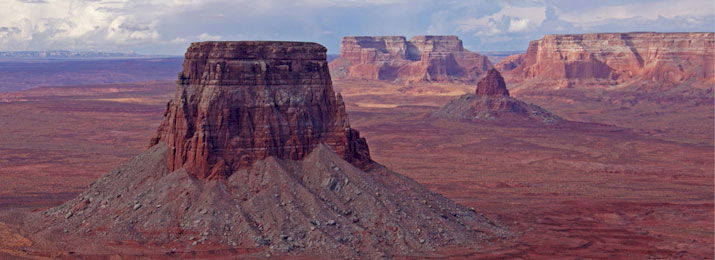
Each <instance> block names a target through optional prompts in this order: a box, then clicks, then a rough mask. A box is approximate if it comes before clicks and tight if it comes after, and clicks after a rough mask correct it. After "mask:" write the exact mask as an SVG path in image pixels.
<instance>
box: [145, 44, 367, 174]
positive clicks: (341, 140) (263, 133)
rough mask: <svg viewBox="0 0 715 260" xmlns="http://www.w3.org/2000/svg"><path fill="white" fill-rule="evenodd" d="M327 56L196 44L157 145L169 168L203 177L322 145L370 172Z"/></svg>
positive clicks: (274, 47) (277, 47) (289, 47)
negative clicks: (162, 148)
mask: <svg viewBox="0 0 715 260" xmlns="http://www.w3.org/2000/svg"><path fill="white" fill-rule="evenodd" d="M325 51H326V49H325V48H324V47H323V46H321V45H319V44H314V43H300V42H280V43H278V42H200V43H193V44H191V46H190V47H189V49H188V51H187V52H186V57H185V61H184V65H183V70H182V72H181V73H180V75H179V80H178V81H177V84H178V87H177V88H178V89H177V92H176V96H175V97H174V99H173V100H172V101H171V102H169V104H168V106H167V109H166V112H165V114H164V117H165V119H164V122H163V123H162V124H161V126H160V127H159V129H158V131H157V134H156V137H154V138H152V140H151V145H156V144H158V143H159V142H165V143H167V144H168V145H169V147H170V149H171V151H172V152H171V153H169V157H168V159H167V163H168V168H169V170H171V171H174V170H177V169H180V168H186V169H187V171H188V172H189V173H190V174H192V175H194V176H196V177H199V178H207V177H212V176H228V175H230V174H231V173H232V172H233V171H235V170H237V169H240V168H245V167H248V166H251V165H252V164H253V162H255V161H256V160H260V159H264V158H266V157H268V156H276V157H278V158H284V159H292V160H298V159H301V158H303V157H305V156H306V155H307V154H308V153H310V151H311V150H312V149H313V148H315V147H316V146H317V145H318V144H319V143H325V144H327V145H329V146H330V147H332V148H333V149H334V150H335V151H336V152H337V153H338V154H340V155H341V156H342V157H343V158H344V159H345V160H347V161H349V162H351V163H353V164H355V165H356V166H358V167H361V168H363V169H365V168H366V167H369V166H370V163H371V159H370V153H369V150H368V147H367V143H366V142H365V139H363V138H360V134H359V132H358V131H356V130H354V129H351V128H350V124H349V122H348V118H347V115H346V113H345V105H344V104H343V101H342V98H341V97H340V95H337V96H336V95H335V93H334V92H333V88H332V85H331V80H330V74H329V71H328V64H327V62H326V60H325V59H326V54H325Z"/></svg>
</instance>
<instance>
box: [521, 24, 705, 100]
mask: <svg viewBox="0 0 715 260" xmlns="http://www.w3.org/2000/svg"><path fill="white" fill-rule="evenodd" d="M714 64H715V34H714V33H595V34H569V35H546V36H544V38H543V39H541V40H536V41H532V42H531V43H530V44H529V48H528V50H527V52H526V54H525V55H524V57H523V61H522V62H521V63H520V64H519V66H517V67H516V68H515V69H513V70H512V71H510V72H509V73H508V78H509V79H510V80H511V81H513V82H520V81H528V80H531V83H532V85H534V86H541V87H544V88H565V87H611V86H637V87H647V88H662V87H665V88H667V87H673V86H678V85H681V84H688V85H690V86H693V87H696V88H704V87H711V86H712V84H713V83H715V71H714V68H713V66H714Z"/></svg>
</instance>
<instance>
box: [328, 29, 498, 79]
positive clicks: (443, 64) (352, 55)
mask: <svg viewBox="0 0 715 260" xmlns="http://www.w3.org/2000/svg"><path fill="white" fill-rule="evenodd" d="M330 67H331V72H332V75H333V77H334V78H339V79H368V80H389V81H398V82H416V81H436V82H446V81H460V82H473V81H475V80H476V79H478V78H479V77H480V76H481V75H482V74H483V73H484V72H486V71H487V69H489V68H491V67H492V65H491V63H490V62H489V59H488V58H487V57H486V56H482V55H480V54H477V53H474V52H471V51H468V50H466V49H464V47H463V46H462V41H461V40H460V39H459V38H457V36H415V37H412V38H411V39H410V40H409V41H408V40H407V39H406V38H405V37H403V36H348V37H343V40H342V45H341V49H340V57H339V58H337V59H335V60H334V61H332V62H331V63H330Z"/></svg>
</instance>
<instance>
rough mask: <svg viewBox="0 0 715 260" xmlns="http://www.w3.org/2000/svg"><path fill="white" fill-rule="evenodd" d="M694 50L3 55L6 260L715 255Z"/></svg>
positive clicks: (565, 44) (700, 49)
mask: <svg viewBox="0 0 715 260" xmlns="http://www.w3.org/2000/svg"><path fill="white" fill-rule="evenodd" d="M20 2H22V4H23V5H41V4H46V3H45V1H38V2H33V1H29V2H23V1H20ZM30 2H31V3H30ZM344 4H345V5H346V6H349V5H352V4H354V3H352V2H351V3H344ZM363 4H366V5H370V4H375V3H372V2H370V3H363ZM500 4H502V5H504V3H500ZM267 5H268V4H266V6H267ZM264 7H265V6H264ZM343 7H344V6H343ZM343 7H341V8H343ZM265 8H268V7H265ZM353 8H357V7H353ZM654 8H655V7H654ZM714 8H715V7H714ZM102 10H103V11H102V12H109V11H108V10H113V9H111V8H109V9H102ZM276 10H281V9H276ZM355 10H362V9H359V8H357V9H355ZM505 10H509V9H508V8H506V9H505ZM511 10H512V11H513V10H520V9H518V8H517V9H511ZM529 10H531V9H529ZM679 10H680V9H674V10H673V12H678V11H679ZM711 11H712V12H713V13H715V10H711ZM156 12H159V11H156ZM257 12H258V11H257ZM545 13H546V14H545V15H546V16H547V17H546V18H544V19H545V21H546V22H544V23H545V24H547V25H549V24H548V23H547V22H549V21H551V20H549V19H552V18H550V17H549V15H556V14H549V13H548V11H545ZM196 14H199V12H196ZM361 15H364V14H361ZM559 15H563V14H562V13H559ZM644 15H645V14H644ZM88 17H89V16H88ZM435 17H439V16H435ZM122 19H129V18H126V17H125V18H122ZM202 19H204V20H211V19H228V18H226V17H225V16H211V18H210V19H209V18H206V17H203V16H200V15H197V16H196V17H195V20H196V23H197V24H201V22H202V21H204V20H202ZM276 19H279V20H280V18H276ZM301 19H303V18H301ZM301 19H298V20H300V21H304V20H301ZM305 19H308V20H310V18H305ZM346 19H347V18H346ZM350 19H352V18H350ZM435 19H436V18H434V17H433V20H435ZM502 19H507V18H506V16H504V18H502ZM584 19H585V18H584ZM599 19H600V18H599ZM658 19H661V18H658ZM673 19H674V18H673ZM437 20H438V19H437ZM532 20H533V17H532ZM48 21H49V20H48ZM171 21H172V22H174V23H177V24H178V23H180V22H179V21H178V20H171ZM222 21H223V20H222ZM329 21H333V22H335V21H342V20H340V19H337V20H331V19H327V20H320V22H319V23H330V22H329ZM466 21H470V22H465V24H469V23H476V22H479V21H480V20H466ZM529 21H530V20H512V21H511V26H509V27H508V28H506V27H505V28H503V30H498V29H494V28H492V30H491V31H479V32H478V33H476V34H475V35H478V36H479V37H481V38H480V39H491V40H495V41H498V39H497V38H499V37H497V35H501V34H499V33H503V32H507V31H508V32H510V33H511V32H520V31H521V30H526V29H524V28H531V27H523V28H522V27H519V26H521V25H523V24H522V23H524V22H526V23H527V25H528V22H529ZM559 21H561V22H563V21H562V20H559ZM618 21H619V22H623V23H625V21H626V20H618ZM244 22H245V21H244ZM433 22H434V21H433ZM495 22H496V20H491V21H490V22H489V23H495ZM551 22H554V21H551ZM113 23H115V22H113ZM226 23H227V24H228V22H226ZM316 23H317V22H316ZM693 23H694V22H693ZM68 24H69V23H68ZM209 24H211V23H209ZM217 24H223V23H217ZM249 24H250V23H249ZM276 24H278V22H276ZM348 24H349V23H348ZM465 24H462V25H461V27H459V28H460V29H459V31H458V32H464V33H465V34H467V31H468V30H467V29H466V28H467V25H465ZM555 25H559V26H561V27H559V28H562V27H563V24H555ZM2 26H3V20H2V18H1V17H0V47H2V46H8V45H7V43H8V42H10V40H8V39H11V38H9V37H10V36H12V35H13V33H17V32H20V31H21V29H19V28H21V27H2ZM44 26H49V22H48V23H47V24H45V25H44ZM67 26H69V27H72V26H75V25H66V26H65V27H67ZM153 26H155V24H152V23H147V25H145V26H144V25H139V24H132V25H127V24H122V25H121V26H115V27H112V26H110V30H109V31H110V34H109V36H107V37H105V38H106V39H110V38H111V39H112V41H113V42H118V43H121V44H125V45H126V46H135V45H132V44H135V43H134V42H132V40H136V42H137V43H141V42H142V41H140V40H138V39H140V38H141V37H149V38H151V39H154V40H155V39H158V38H159V37H164V36H159V34H156V35H154V34H151V33H148V32H146V30H148V29H146V28H153ZM284 26H285V24H284ZM484 26H486V25H484ZM525 26H526V25H525ZM549 26H550V25H549ZM65 27H58V28H65ZM69 27H68V28H69ZM197 27H198V25H197ZM385 27H386V28H385V29H384V30H388V29H394V28H397V27H395V26H394V25H389V26H388V25H385ZM554 27H555V26H554ZM22 28H23V30H25V29H26V28H25V27H22ZM48 28H49V27H48ZM97 28H99V27H97ZM127 28H132V29H134V30H137V31H135V32H134V33H132V34H126V35H124V34H121V33H122V32H124V31H122V30H127ZM192 28H194V27H191V26H187V30H191V29H192ZM435 28H437V27H435ZM569 28H570V27H569ZM594 28H600V27H594ZM648 28H650V27H648ZM684 28H687V27H684ZM697 28H699V27H697ZM65 29H66V28H65ZM274 29H275V28H274ZM571 29H572V30H573V31H578V30H575V29H573V28H571ZM713 29H715V28H713ZM62 30H64V29H58V31H62ZM276 30H278V29H276ZM380 30H383V28H380ZM380 30H377V29H376V32H379V31H380ZM433 30H436V29H434V28H433V27H430V29H429V31H430V32H431V31H433ZM554 30H557V29H554ZM558 30H561V31H563V30H566V29H558ZM169 31H171V30H167V31H164V33H168V32H169ZM278 31H280V30H278ZM591 31H593V30H591ZM666 31H669V30H666ZM688 31H695V30H682V29H680V30H676V31H675V32H613V33H610V32H603V33H600V32H593V33H544V34H541V35H540V36H539V37H540V38H538V37H536V38H532V39H529V40H530V42H529V43H528V44H524V46H521V47H519V49H520V50H519V51H480V50H479V49H478V48H473V46H475V45H474V42H475V41H474V37H472V36H466V37H467V38H466V39H465V38H463V36H462V35H459V36H457V35H443V34H435V35H412V36H410V37H405V36H400V35H395V34H398V33H393V34H386V35H384V36H359V35H353V36H351V35H349V34H348V35H342V36H341V37H342V38H340V40H337V39H338V38H336V39H335V42H339V49H335V48H332V47H330V46H328V47H326V46H324V45H323V44H322V43H323V42H322V41H321V39H316V40H315V42H313V41H312V40H309V41H302V40H301V39H297V40H291V39H288V40H286V39H285V38H286V37H284V36H283V35H280V34H278V33H276V34H272V35H270V36H271V37H273V38H276V39H280V41H258V40H256V41H254V40H243V39H245V38H249V39H251V37H249V36H245V35H243V34H239V35H240V36H235V35H234V36H235V37H234V38H237V39H236V40H235V41H232V40H230V39H229V38H231V37H224V38H222V37H219V36H212V35H209V34H207V33H204V34H201V35H199V37H195V38H191V37H188V39H192V40H191V41H192V42H191V43H189V42H187V41H188V40H187V39H185V38H182V37H181V36H177V37H176V38H175V39H169V40H162V41H163V43H162V44H167V43H170V44H184V45H185V46H184V45H182V49H181V51H182V53H183V55H182V56H172V55H137V54H135V53H133V52H131V53H104V52H96V51H91V52H73V51H39V52H36V51H17V52H3V51H0V259H713V256H714V255H715V249H714V247H713V245H714V244H715V231H714V230H715V191H714V190H715V92H714V89H715V33H713V32H688ZM396 32H399V30H396ZM42 33H48V32H46V31H42ZM332 33H333V32H330V31H321V34H324V35H332ZM9 35H10V36H9ZM43 35H44V34H43ZM68 35H71V34H68ZM117 35H121V37H120V36H117ZM147 35H148V36H147ZM248 35H250V34H248ZM504 35H508V36H513V35H516V36H514V38H513V39H517V38H518V37H522V36H523V34H513V35H511V34H504ZM40 36H42V35H39V36H38V35H36V37H40ZM110 36H111V37H110ZM62 37H65V36H62ZM66 37H70V36H66ZM112 37H120V38H121V39H125V38H126V39H128V40H126V41H123V40H118V39H117V38H112ZM152 37H153V38H152ZM26 38H27V37H26ZM31 38H32V37H29V38H27V39H30V40H27V41H28V42H33V41H36V42H39V41H40V40H32V39H31ZM55 38H57V37H55ZM60 38H61V37H60ZM260 38H263V37H260ZM507 38H508V37H507ZM23 39H25V38H23ZM52 39H54V38H52ZM106 39H105V40H106ZM193 39H196V40H195V41H194V40H193ZM470 39H471V41H470ZM47 41H49V40H47ZM73 42H74V43H73V44H80V43H81V41H79V40H78V41H76V42H80V43H76V42H75V41H73ZM98 42H100V41H98ZM11 43H12V42H11ZM90 43H91V44H94V42H92V41H88V43H87V44H90ZM480 43H481V44H482V45H484V44H489V42H488V41H486V40H485V41H482V42H480ZM43 44H44V42H43ZM82 44H83V43H82ZM125 45H121V46H125ZM28 46H29V45H28ZM43 46H44V45H43ZM79 46H81V45H79ZM92 46H93V45H92ZM118 46H119V45H118ZM136 46H138V45H136ZM157 46H160V45H157ZM6 48H7V47H6ZM0 50H2V48H0Z"/></svg>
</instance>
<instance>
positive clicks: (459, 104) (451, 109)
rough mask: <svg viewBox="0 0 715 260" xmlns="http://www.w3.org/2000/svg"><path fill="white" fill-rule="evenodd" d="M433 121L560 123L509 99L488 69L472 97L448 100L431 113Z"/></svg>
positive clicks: (496, 74)
mask: <svg viewBox="0 0 715 260" xmlns="http://www.w3.org/2000/svg"><path fill="white" fill-rule="evenodd" d="M432 117H435V118H450V119H459V120H470V121H484V120H499V121H505V122H509V121H533V122H538V123H545V124H554V123H559V122H562V121H563V119H562V118H560V117H559V116H556V115H554V114H552V113H551V112H549V111H547V110H545V109H543V108H541V107H539V106H537V105H533V104H528V103H525V102H523V101H520V100H518V99H515V98H512V97H511V96H509V90H508V89H507V88H506V83H505V82H504V78H503V77H502V76H501V74H500V73H499V71H497V70H496V69H491V70H489V72H488V73H487V75H486V76H485V77H484V78H482V79H481V80H480V81H479V83H477V88H476V90H475V92H474V93H473V94H466V95H463V96H461V97H459V98H458V99H456V100H452V101H450V102H449V103H447V104H446V105H445V106H444V107H442V108H441V109H439V110H438V111H436V112H434V113H433V114H432Z"/></svg>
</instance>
